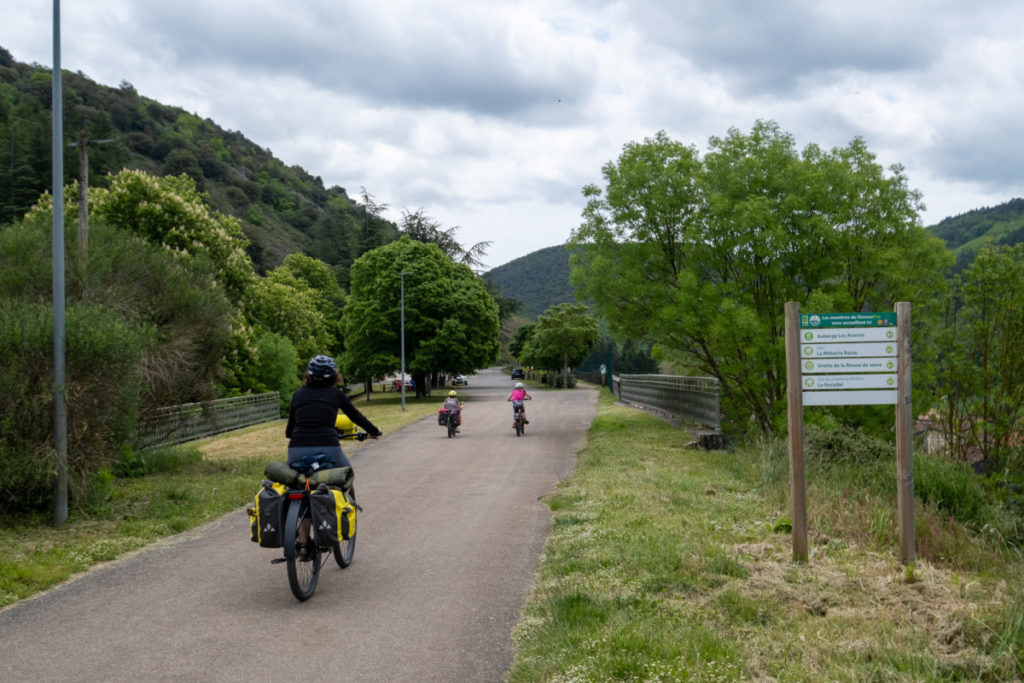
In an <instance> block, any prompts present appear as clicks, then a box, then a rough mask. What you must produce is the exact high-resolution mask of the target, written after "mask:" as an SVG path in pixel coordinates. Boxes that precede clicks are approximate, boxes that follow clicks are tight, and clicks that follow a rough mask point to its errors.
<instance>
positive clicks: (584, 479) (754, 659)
mask: <svg viewBox="0 0 1024 683" xmlns="http://www.w3.org/2000/svg"><path fill="white" fill-rule="evenodd" d="M688 441H689V437H688V436H687V434H686V433H685V432H684V431H683V430H680V429H678V428H676V427H673V426H671V425H669V424H667V423H665V422H663V421H662V420H659V419H657V418H655V417H653V416H651V415H648V414H645V413H643V412H641V411H637V410H634V409H631V408H626V407H622V406H616V405H613V404H612V400H611V399H610V397H609V396H608V395H607V394H606V393H603V394H602V398H601V402H600V406H599V413H598V417H597V419H596V420H595V422H594V424H593V425H592V427H591V430H590V433H589V439H588V444H587V446H586V448H585V449H584V450H583V451H581V452H580V454H579V459H578V464H577V468H576V470H575V472H574V474H573V475H572V476H571V477H570V478H569V479H568V480H566V481H565V482H563V483H562V484H561V485H560V486H559V489H558V491H557V493H555V494H554V495H552V496H551V497H550V498H549V500H548V502H549V505H550V506H551V508H552V510H553V511H554V518H553V529H552V533H551V536H550V538H549V540H548V543H547V546H546V549H545V555H544V559H543V562H542V565H541V568H540V571H539V574H538V580H537V584H536V586H535V589H534V592H533V594H532V596H531V597H530V599H529V601H528V603H527V605H526V607H525V609H524V612H523V615H522V618H521V621H520V623H519V625H518V626H517V628H516V629H515V633H514V637H515V641H516V644H517V654H516V659H515V663H514V665H513V668H512V669H511V671H510V672H509V674H508V680H510V681H512V682H518V681H530V682H533V681H677V680H678V681H686V680H700V681H716V680H723V681H725V680H729V681H732V680H752V679H753V680H802V681H803V680H806V681H817V680H840V681H847V680H848V681H860V680H880V681H884V680H915V681H917V680H926V681H927V680H936V681H937V680H993V681H1002V680H1018V679H1019V678H1020V677H1022V676H1024V663H1022V662H1024V616H1021V609H1022V606H1024V568H1022V563H1021V561H1020V559H1021V558H1020V554H1019V553H1018V552H1017V551H1015V550H1013V549H1012V547H1010V546H1008V545H1007V544H1006V543H1004V542H1002V538H1003V536H1002V535H1001V534H987V535H986V534H985V533H974V532H972V531H970V530H969V529H967V528H966V527H964V525H962V524H960V523H959V522H958V521H957V520H955V519H952V518H951V516H950V513H949V509H948V508H947V507H940V506H938V505H936V504H934V503H929V504H927V505H925V504H922V503H921V502H920V501H919V504H918V506H917V508H916V512H917V519H916V526H917V529H918V537H919V543H918V547H919V559H918V561H917V562H916V563H915V564H914V565H913V566H912V567H910V568H905V567H903V566H902V565H900V564H899V562H898V561H897V559H896V558H897V557H898V539H897V537H896V533H897V532H896V529H895V519H896V515H895V497H896V479H895V477H896V472H895V460H894V459H892V460H888V461H881V460H878V459H877V458H875V459H873V460H872V458H871V457H870V455H869V454H864V453H857V452H853V451H851V449H850V448H847V447H845V446H843V447H842V448H841V449H840V450H841V451H842V454H843V455H842V456H841V457H837V456H836V455H835V454H831V453H827V452H825V451H827V448H826V445H821V444H817V446H818V450H817V451H812V455H811V456H810V458H809V461H808V469H807V474H808V506H809V513H808V514H809V522H810V526H811V544H812V548H811V559H810V561H809V562H808V563H807V564H795V563H793V562H792V560H791V558H792V545H791V537H790V536H789V535H788V533H786V530H787V529H788V528H789V526H788V519H789V511H788V500H789V496H788V474H787V472H788V455H787V454H788V450H787V447H786V444H785V442H780V441H775V440H763V441H761V442H760V443H751V444H747V445H745V446H742V447H738V448H736V449H734V450H732V451H729V452H706V451H700V450H693V449H690V448H687V447H686V443H687V442H688ZM830 443H832V445H833V446H834V445H835V444H834V440H833V442H830ZM851 452H852V454H853V456H855V457H850V454H851ZM814 453H817V455H816V456H815V455H814ZM925 460H926V459H925V458H923V457H919V462H924V461H925ZM934 468H935V466H933V464H932V463H929V464H928V465H924V466H923V468H922V469H924V470H928V471H931V470H932V469H934ZM929 487H930V488H929ZM925 488H926V489H927V490H931V488H938V489H941V488H942V487H941V486H939V487H933V486H931V485H928V486H926V487H925ZM968 498H970V496H968ZM972 504H973V503H972Z"/></svg>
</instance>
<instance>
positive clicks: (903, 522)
mask: <svg viewBox="0 0 1024 683" xmlns="http://www.w3.org/2000/svg"><path fill="white" fill-rule="evenodd" d="M896 334H897V335H898V337H899V341H898V351H897V354H898V355H897V360H896V363H897V365H898V367H899V370H898V373H897V384H896V386H897V396H896V467H897V487H898V491H897V514H898V515H899V520H900V521H899V525H900V561H901V562H902V563H903V564H905V565H906V564H910V563H911V562H913V561H914V557H915V547H916V541H915V537H914V442H913V430H914V411H913V404H912V401H911V392H910V390H911V379H910V378H911V375H910V304H909V303H908V302H905V301H901V302H897V304H896Z"/></svg>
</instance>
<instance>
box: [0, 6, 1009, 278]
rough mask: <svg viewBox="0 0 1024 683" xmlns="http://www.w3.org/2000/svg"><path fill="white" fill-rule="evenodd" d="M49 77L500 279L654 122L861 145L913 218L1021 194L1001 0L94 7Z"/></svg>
mask: <svg viewBox="0 0 1024 683" xmlns="http://www.w3.org/2000/svg"><path fill="white" fill-rule="evenodd" d="M52 8H53V3H52V1H51V0H17V1H16V2H15V0H5V2H4V7H3V9H2V11H0V46H3V47H4V48H6V49H7V50H9V51H10V52H11V54H12V55H13V57H14V58H15V59H16V60H18V61H21V62H30V63H31V62H36V63H39V64H42V65H45V66H47V67H51V66H52V64H53V46H52V33H51V29H52ZM61 11H62V22H61V25H62V48H61V49H62V56H61V62H62V66H63V68H64V69H65V70H69V71H81V72H83V73H84V74H85V75H86V76H88V77H90V78H92V79H93V80H95V81H97V82H99V83H103V84H105V85H110V86H117V85H118V84H119V83H121V82H122V81H129V82H130V83H131V84H132V85H134V86H135V88H136V89H137V90H138V92H139V93H140V94H141V95H144V96H146V97H150V98H153V99H156V100H158V101H160V102H162V103H164V104H169V105H174V106H179V107H182V108H184V109H186V110H188V111H190V112H194V113H196V114H198V115H200V116H202V117H209V118H210V119H212V120H213V121H215V122H216V123H217V124H218V125H220V126H222V127H223V128H226V129H229V130H237V131H240V132H241V133H242V134H244V135H245V136H246V137H248V138H249V139H250V140H252V141H254V142H255V143H256V144H258V145H260V146H262V147H266V148H269V149H270V150H271V151H272V152H273V154H274V155H275V156H277V157H278V158H279V159H281V160H283V161H284V162H285V163H287V164H289V165H299V166H302V167H303V168H304V169H306V170H307V171H309V172H310V173H311V174H313V175H318V176H320V177H321V178H322V179H323V181H324V184H325V185H327V186H331V185H340V186H342V187H344V188H345V189H346V190H347V191H348V193H349V195H350V196H352V197H357V196H358V195H359V193H360V188H361V187H365V188H366V189H367V191H368V192H370V194H371V195H373V197H374V199H375V200H376V201H377V202H378V203H386V204H388V205H390V207H391V209H390V211H389V212H388V214H387V215H388V217H389V218H391V219H393V220H395V221H396V222H397V221H398V220H399V219H400V217H401V212H402V210H403V209H405V210H409V211H414V210H416V209H420V208H422V209H423V210H424V211H425V212H426V213H427V214H429V215H430V216H432V217H433V218H435V219H436V220H437V221H439V222H440V223H441V225H442V226H444V227H452V226H459V227H460V231H459V233H458V235H457V237H458V238H459V240H460V241H461V242H462V243H463V244H464V245H467V246H468V245H469V244H473V243H475V242H478V241H482V240H491V241H493V244H492V245H491V247H490V249H489V250H488V255H487V258H486V262H487V264H488V265H489V266H492V267H493V266H498V265H502V264H504V263H507V262H508V261H510V260H512V259H514V258H517V257H519V256H522V255H524V254H527V253H529V252H531V251H535V250H537V249H540V248H543V247H548V246H552V245H555V244H561V243H563V242H564V241H565V240H566V238H568V236H569V233H570V231H571V230H572V229H573V228H574V227H576V226H577V225H578V224H579V222H580V212H581V209H582V206H583V202H582V198H581V193H580V190H581V188H582V187H583V185H585V184H587V183H597V184H599V185H600V184H602V176H601V166H602V165H603V164H604V163H606V162H608V161H612V160H614V159H616V158H617V157H618V155H619V153H620V152H621V150H622V147H623V145H625V144H627V143H629V142H632V141H640V140H642V139H643V138H645V137H649V136H652V135H654V134H655V133H656V132H658V131H659V130H664V131H666V132H667V133H668V134H669V135H670V136H671V137H672V138H674V139H676V140H679V141H681V142H684V143H686V144H693V145H695V146H696V147H697V148H698V150H700V151H701V152H704V151H706V149H707V140H708V138H709V137H711V136H721V135H724V134H726V133H727V131H728V130H729V128H731V127H735V128H739V129H740V130H742V131H744V132H749V130H750V129H751V127H752V126H753V124H754V122H755V121H756V120H757V119H771V120H774V121H776V122H778V124H779V126H780V127H781V128H782V129H783V130H784V131H787V132H789V133H791V134H793V136H794V137H795V138H796V141H797V145H798V146H799V147H800V148H802V147H803V146H805V145H806V144H809V143H817V144H819V145H821V146H823V147H826V148H831V147H835V146H842V145H846V144H847V143H849V142H850V140H852V139H853V138H854V137H855V136H861V137H863V138H864V139H865V141H866V142H867V145H868V148H869V149H870V150H871V151H872V152H874V153H875V154H876V155H877V157H878V160H879V162H881V163H882V164H883V165H885V166H889V165H891V164H894V163H900V164H903V165H904V166H905V167H906V171H907V174H908V177H909V180H910V186H911V187H912V188H915V189H918V190H921V191H922V192H923V194H924V201H925V203H926V205H927V207H928V208H927V210H926V212H925V213H924V214H923V220H924V223H925V224H926V225H931V224H934V223H936V222H938V221H940V220H941V219H943V218H945V217H947V216H952V215H956V214H959V213H963V212H965V211H969V210H971V209H975V208H980V207H983V206H993V205H996V204H1000V203H1002V202H1005V201H1008V200H1009V199H1012V198H1014V197H1021V196H1024V3H1022V2H1018V1H1017V0H1005V1H1004V0H975V1H974V2H967V1H966V0H963V1H961V0H949V1H942V0H932V1H928V2H925V1H923V0H921V1H918V0H897V1H895V2H893V1H892V0H886V1H885V2H882V1H878V0H858V1H857V2H852V1H849V0H846V1H841V2H840V1H834V0H750V1H749V2H747V1H743V0H714V1H713V0H704V1H703V2H701V1H698V0H630V1H628V2H627V1H626V0H622V1H621V2H610V1H609V2H605V1H603V0H537V1H536V2H532V1H531V2H511V1H509V2H504V1H497V0H495V1H489V0H477V1H476V2H467V1H466V0H433V1H431V2H423V1H419V2H417V1H415V0H376V1H375V2H372V3H371V2H359V3H357V2H346V1H345V0H297V1H296V0H287V1H285V0H281V1H275V0H245V1H244V2H243V1H242V0H215V1H214V0H175V1H174V2H166V1H164V0H92V1H91V2H64V3H62V10H61Z"/></svg>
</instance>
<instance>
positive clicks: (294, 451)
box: [288, 446, 352, 470]
mask: <svg viewBox="0 0 1024 683" xmlns="http://www.w3.org/2000/svg"><path fill="white" fill-rule="evenodd" d="M320 453H323V454H324V455H326V456H327V457H326V458H325V459H324V460H323V461H321V463H320V469H323V470H325V469H328V468H331V467H352V463H350V462H349V461H348V458H347V457H345V452H344V451H342V450H341V446H289V447H288V464H289V465H291V464H292V463H294V462H296V461H298V460H302V459H303V458H306V457H309V456H311V455H319V454H320Z"/></svg>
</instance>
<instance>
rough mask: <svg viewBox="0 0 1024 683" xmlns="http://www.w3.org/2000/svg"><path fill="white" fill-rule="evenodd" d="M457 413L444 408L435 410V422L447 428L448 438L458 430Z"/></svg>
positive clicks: (458, 418) (458, 419)
mask: <svg viewBox="0 0 1024 683" xmlns="http://www.w3.org/2000/svg"><path fill="white" fill-rule="evenodd" d="M459 422H460V417H459V413H456V412H452V411H450V410H448V409H446V408H441V409H440V410H439V411H437V424H439V425H441V426H442V427H446V428H447V429H448V438H449V439H450V438H452V437H453V436H455V434H457V433H458V431H459Z"/></svg>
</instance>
